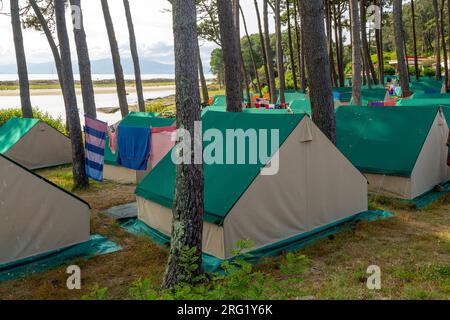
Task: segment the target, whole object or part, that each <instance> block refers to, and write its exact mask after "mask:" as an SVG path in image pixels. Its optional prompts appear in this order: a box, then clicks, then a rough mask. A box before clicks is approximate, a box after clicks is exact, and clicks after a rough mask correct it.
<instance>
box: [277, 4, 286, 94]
mask: <svg viewBox="0 0 450 320" xmlns="http://www.w3.org/2000/svg"><path fill="white" fill-rule="evenodd" d="M280 5H281V0H275V28H276V39H277V65H278V86H279V89H280V103H284V102H285V98H284V90H285V86H286V81H285V76H284V54H283V45H282V44H283V38H282V34H281V8H280Z"/></svg>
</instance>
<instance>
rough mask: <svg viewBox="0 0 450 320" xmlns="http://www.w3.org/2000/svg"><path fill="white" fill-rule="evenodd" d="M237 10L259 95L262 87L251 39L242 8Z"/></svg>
mask: <svg viewBox="0 0 450 320" xmlns="http://www.w3.org/2000/svg"><path fill="white" fill-rule="evenodd" d="M239 10H240V11H241V16H242V21H243V22H244V29H245V34H246V36H247V41H248V46H249V48H250V56H251V59H252V65H253V70H254V72H255V77H256V84H257V86H258V92H259V93H261V92H262V87H261V81H260V80H259V74H258V67H257V66H256V60H255V51H254V50H253V44H252V39H251V38H250V35H249V34H248V29H247V22H246V19H245V15H244V11H242V7H241V6H239Z"/></svg>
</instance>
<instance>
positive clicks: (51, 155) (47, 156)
mask: <svg viewBox="0 0 450 320" xmlns="http://www.w3.org/2000/svg"><path fill="white" fill-rule="evenodd" d="M0 153H1V154H4V155H6V156H8V157H9V158H11V159H13V160H14V161H16V162H18V163H20V164H21V165H23V166H25V167H26V168H28V169H30V170H35V169H42V168H48V167H54V166H58V165H63V164H69V163H72V147H71V143H70V139H69V138H68V137H66V136H65V135H63V134H62V133H60V132H59V131H57V130H56V129H54V128H52V127H50V126H49V125H48V124H46V123H45V122H43V121H40V120H38V119H25V118H15V117H13V118H11V119H10V120H9V121H7V122H6V123H5V124H4V125H3V126H1V127H0Z"/></svg>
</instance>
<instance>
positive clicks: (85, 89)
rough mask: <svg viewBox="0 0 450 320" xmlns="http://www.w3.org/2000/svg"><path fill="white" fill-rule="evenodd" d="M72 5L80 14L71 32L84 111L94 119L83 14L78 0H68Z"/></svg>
mask: <svg viewBox="0 0 450 320" xmlns="http://www.w3.org/2000/svg"><path fill="white" fill-rule="evenodd" d="M70 4H71V5H72V6H77V7H78V8H80V9H79V12H80V14H81V16H80V17H79V21H78V22H79V23H80V24H79V27H80V28H77V27H78V26H77V25H76V24H75V23H76V22H77V21H74V28H73V34H74V38H75V44H76V48H77V55H78V66H79V69H80V82H81V94H82V97H83V107H84V112H85V114H86V115H87V116H89V117H91V118H94V119H96V118H97V108H96V106H95V94H94V85H93V84H92V74H91V60H90V58H89V49H88V45H87V42H86V32H85V30H84V25H83V14H82V11H81V1H80V0H70Z"/></svg>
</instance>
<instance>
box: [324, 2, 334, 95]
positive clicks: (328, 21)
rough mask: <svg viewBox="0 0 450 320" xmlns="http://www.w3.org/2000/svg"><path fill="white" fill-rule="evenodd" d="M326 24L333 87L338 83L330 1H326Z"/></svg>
mask: <svg viewBox="0 0 450 320" xmlns="http://www.w3.org/2000/svg"><path fill="white" fill-rule="evenodd" d="M325 22H326V29H327V43H328V55H329V56H330V67H331V75H330V77H331V82H332V84H333V87H335V86H336V83H337V75H336V69H335V65H334V53H333V36H332V35H331V30H332V27H331V3H330V0H325Z"/></svg>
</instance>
